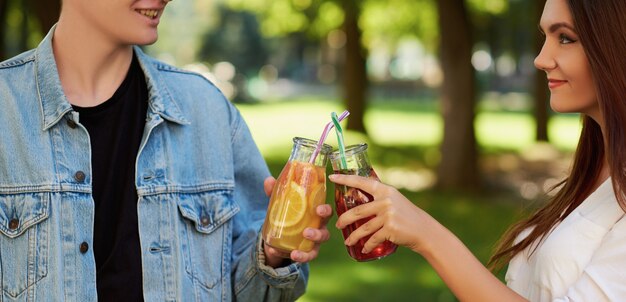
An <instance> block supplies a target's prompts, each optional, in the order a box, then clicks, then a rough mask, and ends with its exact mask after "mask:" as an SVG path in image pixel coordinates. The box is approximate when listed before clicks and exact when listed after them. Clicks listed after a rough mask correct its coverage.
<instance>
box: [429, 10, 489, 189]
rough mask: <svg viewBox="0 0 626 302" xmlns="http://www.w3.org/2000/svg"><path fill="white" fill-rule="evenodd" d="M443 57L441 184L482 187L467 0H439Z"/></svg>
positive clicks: (439, 177) (443, 187)
mask: <svg viewBox="0 0 626 302" xmlns="http://www.w3.org/2000/svg"><path fill="white" fill-rule="evenodd" d="M436 2H437V9H438V11H439V29H440V36H441V40H440V43H441V44H440V52H441V53H440V55H441V58H440V61H441V65H442V68H443V74H444V81H443V85H442V87H441V88H442V89H441V105H442V106H441V110H442V115H443V121H444V131H443V141H442V143H441V147H440V150H441V162H440V164H439V167H438V171H437V173H438V179H437V188H439V189H456V190H475V189H478V188H479V187H480V182H481V181H480V177H479V171H478V164H477V157H478V154H477V153H478V152H477V146H476V137H475V134H474V116H475V113H474V106H475V98H476V97H475V88H474V69H473V67H472V64H471V57H472V43H473V39H472V33H471V28H472V27H471V24H470V21H469V16H468V13H467V10H466V8H465V4H464V0H438V1H436Z"/></svg>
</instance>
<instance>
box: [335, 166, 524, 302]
mask: <svg viewBox="0 0 626 302" xmlns="http://www.w3.org/2000/svg"><path fill="white" fill-rule="evenodd" d="M329 178H330V180H331V181H333V182H335V183H337V184H342V185H347V186H351V187H356V188H359V189H361V190H363V191H365V192H368V193H370V194H371V195H372V196H373V197H374V201H373V202H370V203H367V204H363V205H360V206H358V207H355V208H352V209H351V210H348V211H346V212H345V213H344V214H343V215H341V216H340V217H339V219H338V220H337V224H336V225H337V227H338V228H340V229H341V228H344V227H346V226H347V225H349V224H351V223H353V222H355V221H357V220H359V219H362V218H366V217H370V216H376V217H375V218H373V219H371V220H370V221H368V222H367V223H366V224H364V225H362V226H361V227H360V228H358V229H357V230H355V231H354V232H352V234H351V235H350V237H348V239H346V244H348V245H353V244H354V243H355V242H357V240H358V239H360V238H363V237H365V236H366V235H369V234H372V236H371V237H370V239H369V240H368V241H367V243H366V244H365V247H364V248H363V249H364V252H369V251H370V250H372V249H373V248H374V247H375V246H377V245H378V244H380V243H382V242H383V241H385V240H389V241H391V242H393V243H395V244H398V245H402V246H406V247H408V248H410V249H411V250H413V251H414V252H416V253H418V254H420V255H422V256H423V257H424V258H425V259H426V260H427V261H428V263H430V265H431V266H432V267H433V268H434V269H435V271H436V272H437V273H438V274H439V276H440V277H441V279H443V281H444V282H445V283H446V284H447V285H448V287H449V288H450V290H452V292H453V293H454V294H455V295H456V297H457V298H458V299H460V300H461V301H480V302H485V301H497V302H499V301H527V300H526V299H524V298H523V297H521V296H520V295H518V294H517V293H516V292H514V291H513V290H511V289H509V288H508V287H506V285H505V284H503V283H502V282H500V280H498V278H496V277H495V276H494V275H493V274H491V272H490V271H489V270H487V268H485V267H484V266H483V264H482V263H481V262H480V261H478V259H476V257H475V256H474V255H473V254H472V253H471V252H470V251H469V250H468V249H467V247H466V246H465V245H464V244H463V243H462V242H461V241H460V240H459V239H458V238H457V237H456V236H455V235H454V234H452V232H450V231H449V230H448V229H447V228H445V227H444V226H443V225H441V224H440V223H439V222H438V221H437V220H435V219H434V218H432V217H431V216H430V215H428V213H426V212H424V211H423V210H422V209H420V208H418V207H417V206H415V205H414V204H413V203H412V202H411V201H409V200H408V199H407V198H406V197H404V195H402V194H401V193H400V192H398V190H396V189H395V188H393V187H391V186H388V185H385V184H382V183H380V182H378V181H375V180H372V179H368V178H364V177H359V176H353V175H338V174H334V175H331V176H329Z"/></svg>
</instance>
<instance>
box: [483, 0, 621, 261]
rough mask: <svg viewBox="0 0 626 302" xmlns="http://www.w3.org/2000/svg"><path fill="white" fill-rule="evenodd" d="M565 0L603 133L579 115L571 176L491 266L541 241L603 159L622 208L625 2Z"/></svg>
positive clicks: (513, 231) (519, 227)
mask: <svg viewBox="0 0 626 302" xmlns="http://www.w3.org/2000/svg"><path fill="white" fill-rule="evenodd" d="M567 3H568V6H569V9H570V12H571V13H572V17H573V20H574V27H575V28H576V31H577V33H578V38H579V41H580V43H582V46H583V48H584V49H585V53H586V55H587V59H588V60H589V65H590V68H591V73H592V77H593V79H594V83H595V88H596V92H597V100H598V103H599V106H600V111H601V113H602V115H603V117H604V137H603V133H602V129H601V128H600V125H598V123H597V122H596V121H595V120H593V119H592V118H590V117H589V116H586V115H583V116H582V133H581V136H580V140H579V142H578V147H577V148H576V152H575V154H574V160H573V165H572V170H571V172H570V175H569V176H568V177H567V178H566V179H565V180H563V181H562V182H561V183H559V184H558V185H557V186H555V188H558V190H559V191H558V192H557V194H556V195H555V196H554V197H553V198H552V200H551V201H550V202H549V203H548V204H546V205H545V206H544V207H542V208H540V209H539V210H537V211H536V212H535V213H534V214H532V215H531V216H530V217H529V218H527V219H524V220H522V221H520V222H518V223H517V224H515V225H513V226H512V227H511V228H510V229H509V230H508V231H507V232H506V233H505V234H504V236H503V238H502V240H501V241H500V242H499V244H498V246H497V247H496V251H495V253H494V255H493V256H492V257H491V259H490V260H489V265H490V266H491V268H494V269H497V268H501V267H502V266H504V265H505V264H506V263H507V262H508V261H510V260H511V258H513V256H515V255H517V254H518V253H520V252H521V251H523V250H524V249H526V248H528V247H529V246H531V244H533V243H534V242H536V241H541V240H543V239H544V238H545V237H546V235H547V234H548V233H549V232H550V230H552V228H553V227H554V226H555V225H556V224H558V223H559V222H560V221H562V220H563V219H564V218H565V217H567V216H568V215H569V214H570V213H572V211H573V210H574V209H576V207H578V206H579V205H580V204H581V203H582V202H583V201H584V200H585V199H586V198H587V197H588V196H589V195H590V194H591V193H592V190H593V186H594V183H596V181H597V180H598V177H599V174H600V169H601V167H602V162H603V160H604V158H605V157H606V160H607V162H608V165H609V167H610V175H611V180H612V183H613V190H614V192H615V196H616V197H617V201H618V203H619V204H620V206H621V207H622V209H626V198H625V196H624V189H625V188H626V173H625V171H626V170H625V168H626V154H625V153H624V150H625V149H626V55H624V54H625V53H626V18H625V16H626V1H624V0H567ZM605 139H606V141H605ZM605 144H606V150H605ZM528 228H533V229H532V231H531V232H530V234H529V235H528V236H527V237H526V238H525V239H523V240H521V241H520V242H517V243H515V239H516V238H517V237H518V236H519V234H520V233H521V232H522V231H524V230H526V229H528ZM534 247H536V245H534ZM533 251H534V250H533ZM531 252H532V251H531Z"/></svg>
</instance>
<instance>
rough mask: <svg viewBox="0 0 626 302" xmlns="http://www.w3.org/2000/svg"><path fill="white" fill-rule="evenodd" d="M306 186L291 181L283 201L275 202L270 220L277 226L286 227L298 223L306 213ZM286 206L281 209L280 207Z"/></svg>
mask: <svg viewBox="0 0 626 302" xmlns="http://www.w3.org/2000/svg"><path fill="white" fill-rule="evenodd" d="M304 193H305V192H304V188H302V187H300V186H299V185H298V184H296V183H295V182H293V181H290V182H289V185H288V187H287V190H286V192H285V195H284V199H283V200H282V202H275V203H274V205H273V206H272V209H271V215H270V221H271V223H272V225H274V226H275V227H280V228H286V227H290V226H294V225H296V224H297V223H298V222H300V220H302V218H303V217H304V215H305V214H306V213H305V212H306V205H307V203H306V196H305V194H304ZM281 206H284V208H283V209H282V210H281V209H280V208H279V207H281Z"/></svg>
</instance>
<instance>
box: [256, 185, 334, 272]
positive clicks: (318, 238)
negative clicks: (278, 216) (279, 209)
mask: <svg viewBox="0 0 626 302" xmlns="http://www.w3.org/2000/svg"><path fill="white" fill-rule="evenodd" d="M275 184H276V179H275V178H274V177H271V176H270V177H268V178H266V179H265V181H264V182H263V187H264V190H265V194H267V196H270V195H271V194H272V189H273V188H274V185H275ZM316 212H317V215H319V216H320V217H322V223H321V226H320V228H319V229H314V228H306V229H304V231H303V235H304V238H306V239H309V240H311V241H313V242H315V245H314V246H313V249H312V250H311V251H310V252H304V251H299V250H294V251H291V254H289V255H288V256H289V258H291V260H293V261H296V262H301V263H305V262H309V261H312V260H313V259H315V258H317V255H318V253H319V250H320V244H322V243H323V242H325V241H328V239H329V238H330V233H329V232H328V229H327V228H326V224H327V223H328V220H329V219H330V216H331V215H332V214H333V210H332V208H331V207H330V205H328V204H323V205H319V206H318V207H317V208H316ZM263 250H264V251H265V264H266V265H268V266H271V267H279V266H281V265H283V261H284V260H285V259H284V257H283V256H287V255H282V253H281V252H279V251H277V250H275V249H274V248H272V247H270V246H269V245H267V244H265V243H263Z"/></svg>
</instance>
